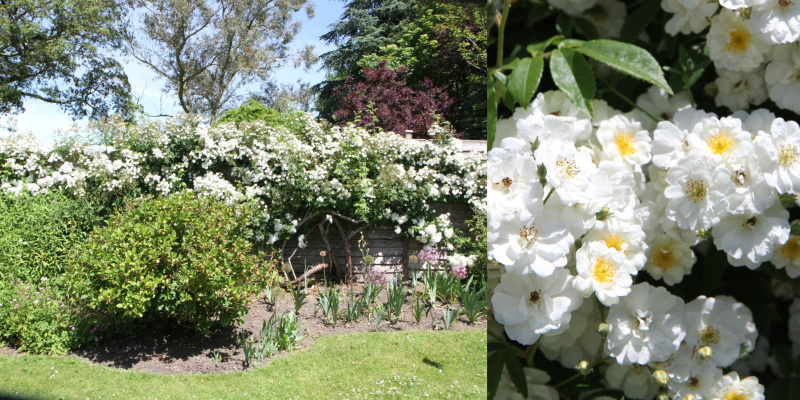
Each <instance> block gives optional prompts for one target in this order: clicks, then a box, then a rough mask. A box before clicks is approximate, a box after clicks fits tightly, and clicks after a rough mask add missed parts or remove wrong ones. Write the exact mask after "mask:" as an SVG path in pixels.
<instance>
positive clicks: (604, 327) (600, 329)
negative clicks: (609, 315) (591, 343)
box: [597, 322, 611, 337]
mask: <svg viewBox="0 0 800 400" xmlns="http://www.w3.org/2000/svg"><path fill="white" fill-rule="evenodd" d="M609 331H611V327H610V326H608V324H607V323H605V322H601V323H600V325H597V333H599V334H600V336H602V337H606V336H608V332H609Z"/></svg>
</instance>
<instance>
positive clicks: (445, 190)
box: [0, 116, 486, 243]
mask: <svg viewBox="0 0 800 400" xmlns="http://www.w3.org/2000/svg"><path fill="white" fill-rule="evenodd" d="M303 126H304V128H302V129H299V130H294V131H292V130H289V129H287V128H284V127H270V126H266V125H265V124H264V123H263V122H254V123H247V124H243V125H241V126H240V128H237V127H236V126H235V125H233V124H223V125H219V126H216V127H209V126H207V125H204V124H201V123H200V120H199V119H198V118H197V117H191V116H183V117H180V118H174V119H169V120H167V121H165V122H163V123H155V122H152V123H147V124H143V125H139V126H127V125H126V124H124V123H123V122H122V121H120V120H111V121H108V122H106V123H104V124H100V125H98V126H93V127H91V128H90V131H89V132H88V133H89V136H90V137H97V136H100V137H104V138H105V140H104V143H106V144H105V145H90V144H88V143H87V142H86V141H83V140H74V139H73V140H70V141H68V142H64V143H56V144H55V145H54V146H53V147H52V148H45V147H43V146H41V145H40V144H39V143H38V141H37V140H36V139H35V138H34V137H32V136H30V135H22V136H16V137H10V138H5V139H0V188H1V189H2V190H3V192H5V193H19V192H20V191H22V190H25V191H28V192H30V193H33V194H38V193H45V192H47V191H48V190H66V191H68V192H70V193H72V194H74V195H76V196H82V195H84V194H86V193H88V192H93V191H96V190H98V189H99V190H101V191H120V192H121V191H124V190H130V189H131V188H133V189H136V190H138V192H139V193H145V194H148V193H149V194H154V195H165V194H168V193H170V192H173V191H177V190H181V189H183V188H191V189H193V190H195V191H196V192H199V193H202V194H205V195H210V196H214V197H217V198H219V199H221V200H224V201H226V202H228V203H233V202H240V201H255V202H257V203H258V204H260V207H261V217H260V218H259V219H260V220H259V221H258V225H259V226H260V227H261V228H263V229H260V230H257V231H256V235H257V236H256V239H257V240H261V239H265V240H267V241H268V242H270V243H274V242H275V241H277V240H279V239H282V238H286V237H288V236H291V235H294V234H295V233H302V232H298V231H299V230H300V231H301V229H300V228H299V227H298V220H303V218H304V217H305V216H307V215H309V213H313V212H314V211H315V210H316V211H324V210H343V209H346V208H347V207H348V206H351V205H352V204H353V203H354V202H364V203H365V204H364V207H362V208H363V209H364V210H366V211H364V215H366V216H368V217H370V218H373V219H378V220H379V221H375V220H373V221H370V223H383V224H390V225H391V226H395V229H396V232H397V233H398V234H399V233H402V232H406V233H408V234H409V235H410V236H412V235H418V236H420V237H425V239H426V243H438V242H442V241H443V239H448V238H450V237H452V234H453V230H452V226H451V225H450V223H449V217H448V216H447V215H444V216H440V215H438V214H437V213H436V212H435V211H434V209H433V208H432V207H431V204H432V203H438V202H463V203H469V204H471V205H475V206H477V207H476V209H477V210H479V211H480V210H482V209H484V208H485V205H482V204H484V203H485V195H484V193H485V191H484V190H485V189H484V187H485V186H484V185H485V183H484V182H485V176H486V170H485V165H486V155H485V154H482V153H474V152H473V153H469V154H462V152H461V148H460V142H459V141H457V140H452V141H437V143H435V144H434V143H431V142H424V143H421V142H418V141H410V140H406V139H403V138H401V137H400V136H398V135H395V134H393V133H390V132H389V133H378V134H372V133H369V132H367V131H366V130H364V129H361V128H355V127H352V126H351V127H345V128H339V127H333V128H326V127H324V126H322V125H321V124H320V123H319V122H318V121H316V120H315V119H314V118H313V117H311V116H306V117H305V120H304V121H303ZM351 217H352V216H351ZM412 220H413V222H412ZM430 226H433V227H435V228H436V229H435V230H430V229H428V227H430ZM420 227H422V230H421V231H420V232H418V228H420Z"/></svg>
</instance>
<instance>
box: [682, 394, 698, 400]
mask: <svg viewBox="0 0 800 400" xmlns="http://www.w3.org/2000/svg"><path fill="white" fill-rule="evenodd" d="M681 400H697V397H695V396H694V395H693V394H691V393H689V394H687V395H686V396H683V399H681Z"/></svg>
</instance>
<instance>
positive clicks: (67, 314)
mask: <svg viewBox="0 0 800 400" xmlns="http://www.w3.org/2000/svg"><path fill="white" fill-rule="evenodd" d="M79 304H80V305H79ZM85 305H86V301H82V300H80V299H78V298H77V297H76V296H70V295H68V291H67V290H66V289H64V288H62V287H60V285H57V284H54V283H52V282H50V280H39V281H37V282H23V281H13V280H10V279H6V280H3V281H0V342H2V343H7V344H11V345H14V346H16V347H17V349H18V350H21V351H28V352H30V353H34V354H63V353H66V352H67V351H68V350H70V349H73V348H77V347H80V346H81V345H82V344H84V343H86V342H89V341H95V342H97V341H99V340H102V331H103V330H104V328H105V324H104V323H103V322H100V321H102V319H103V318H102V316H103V315H102V314H104V312H103V311H101V310H90V309H88V308H87V307H85Z"/></svg>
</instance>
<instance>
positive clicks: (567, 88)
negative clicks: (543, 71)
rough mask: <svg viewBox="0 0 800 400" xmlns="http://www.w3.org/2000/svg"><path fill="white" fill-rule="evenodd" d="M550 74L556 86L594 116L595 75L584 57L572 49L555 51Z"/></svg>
mask: <svg viewBox="0 0 800 400" xmlns="http://www.w3.org/2000/svg"><path fill="white" fill-rule="evenodd" d="M550 74H551V75H552V76H553V82H555V84H556V86H558V88H559V89H561V91H562V92H564V93H566V94H567V97H569V99H570V100H571V101H572V103H574V104H575V105H576V106H578V108H581V109H583V110H584V111H586V112H587V113H589V115H590V116H594V113H593V112H592V99H594V93H595V90H596V87H595V82H594V73H593V72H592V67H591V66H590V65H589V63H588V62H587V61H586V59H585V58H583V56H581V55H580V54H577V53H575V51H574V50H572V49H570V48H563V49H560V50H553V54H552V55H551V56H550Z"/></svg>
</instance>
